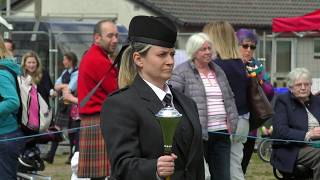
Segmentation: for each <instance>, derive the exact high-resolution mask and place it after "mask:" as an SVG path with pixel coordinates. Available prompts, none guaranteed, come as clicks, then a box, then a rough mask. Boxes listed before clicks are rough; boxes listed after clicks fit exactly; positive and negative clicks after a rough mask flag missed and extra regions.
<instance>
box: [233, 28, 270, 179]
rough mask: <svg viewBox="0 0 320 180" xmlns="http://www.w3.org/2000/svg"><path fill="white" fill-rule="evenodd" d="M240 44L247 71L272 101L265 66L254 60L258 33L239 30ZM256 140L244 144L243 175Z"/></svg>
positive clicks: (253, 131) (255, 132)
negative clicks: (256, 79)
mask: <svg viewBox="0 0 320 180" xmlns="http://www.w3.org/2000/svg"><path fill="white" fill-rule="evenodd" d="M236 36H237V38H238V42H239V45H240V54H241V56H242V61H243V63H244V64H245V65H246V68H247V71H248V73H249V75H250V76H251V77H258V79H259V83H260V85H261V87H262V89H263V91H264V93H265V94H266V96H267V97H268V99H269V100H271V99H272V97H273V95H274V90H273V87H272V85H271V83H270V76H269V74H268V73H266V71H265V69H264V67H263V65H262V64H261V63H260V62H259V61H257V60H256V59H254V58H253V54H254V51H255V49H256V45H257V43H258V37H257V35H256V33H255V32H254V31H252V30H249V29H239V30H238V31H237V32H236ZM256 134H257V130H256V129H254V130H252V131H251V132H250V133H249V135H250V136H256ZM255 141H256V140H255V139H253V138H248V140H247V142H246V143H245V144H244V149H243V159H242V163H241V165H242V170H243V173H244V174H245V173H246V170H247V167H248V164H249V161H250V159H251V155H252V153H253V150H254V145H255Z"/></svg>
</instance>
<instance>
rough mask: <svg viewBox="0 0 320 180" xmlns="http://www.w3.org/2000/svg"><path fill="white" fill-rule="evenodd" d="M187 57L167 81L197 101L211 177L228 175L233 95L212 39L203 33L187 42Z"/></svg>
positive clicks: (234, 113)
mask: <svg viewBox="0 0 320 180" xmlns="http://www.w3.org/2000/svg"><path fill="white" fill-rule="evenodd" d="M186 52H187V54H188V57H189V61H187V62H184V63H182V64H180V65H179V66H177V67H176V68H175V69H174V71H173V75H172V77H171V80H170V81H169V84H171V85H172V86H173V88H175V89H177V90H179V91H180V92H182V93H184V94H185V95H187V96H188V97H191V98H192V99H193V100H194V101H195V102H196V104H197V107H198V112H199V116H200V123H201V126H202V138H203V142H204V143H203V145H204V152H205V158H206V161H207V162H208V165H209V171H210V174H211V179H212V180H213V179H223V180H228V179H230V168H229V167H230V147H231V143H230V138H229V134H230V133H234V132H235V129H236V124H237V121H238V113H237V108H236V105H235V100H234V97H233V96H234V95H233V92H232V90H231V88H230V85H229V83H228V80H227V77H226V75H225V73H224V72H223V70H222V69H221V68H220V67H219V66H218V65H216V64H215V63H213V61H212V54H213V50H212V42H211V41H210V39H209V37H208V36H207V35H206V34H204V33H197V34H194V35H192V36H191V37H190V38H189V39H188V41H187V44H186Z"/></svg>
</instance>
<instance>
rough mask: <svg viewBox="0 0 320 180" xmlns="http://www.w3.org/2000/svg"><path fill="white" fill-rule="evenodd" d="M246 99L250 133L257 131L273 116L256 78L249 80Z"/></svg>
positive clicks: (269, 104)
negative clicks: (248, 108) (248, 110)
mask: <svg viewBox="0 0 320 180" xmlns="http://www.w3.org/2000/svg"><path fill="white" fill-rule="evenodd" d="M247 93H248V94H247V98H248V102H249V107H250V119H249V123H250V131H251V130H254V129H257V128H258V127H260V126H261V125H262V124H263V123H265V122H266V121H267V120H268V119H270V118H271V117H272V116H273V108H272V105H271V103H270V102H269V100H268V98H267V96H266V95H265V93H264V92H263V89H262V87H261V86H260V84H259V82H258V79H257V78H256V77H251V78H249V87H248V91H247Z"/></svg>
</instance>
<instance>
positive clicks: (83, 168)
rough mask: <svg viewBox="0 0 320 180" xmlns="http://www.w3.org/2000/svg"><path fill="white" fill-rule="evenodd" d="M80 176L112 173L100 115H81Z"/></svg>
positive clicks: (92, 176) (93, 176)
mask: <svg viewBox="0 0 320 180" xmlns="http://www.w3.org/2000/svg"><path fill="white" fill-rule="evenodd" d="M80 119H81V127H82V128H81V129H80V142H79V144H80V145H79V164H78V177H79V178H98V177H107V176H109V175H110V169H111V166H110V162H109V160H108V156H107V150H106V145H105V142H104V139H103V136H102V133H101V129H100V115H99V114H96V115H93V116H80ZM93 125H98V126H94V127H89V128H84V127H86V126H93Z"/></svg>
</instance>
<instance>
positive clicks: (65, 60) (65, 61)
mask: <svg viewBox="0 0 320 180" xmlns="http://www.w3.org/2000/svg"><path fill="white" fill-rule="evenodd" d="M62 64H63V66H64V68H66V69H69V68H71V67H72V61H71V60H70V59H68V58H67V57H66V56H63V61H62Z"/></svg>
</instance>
